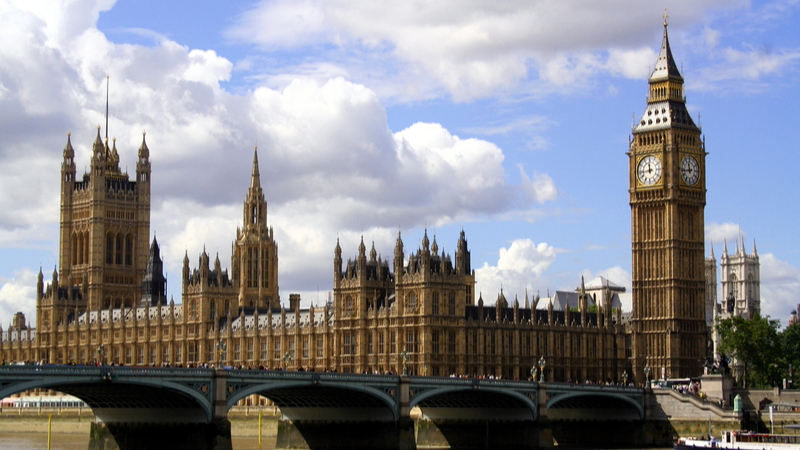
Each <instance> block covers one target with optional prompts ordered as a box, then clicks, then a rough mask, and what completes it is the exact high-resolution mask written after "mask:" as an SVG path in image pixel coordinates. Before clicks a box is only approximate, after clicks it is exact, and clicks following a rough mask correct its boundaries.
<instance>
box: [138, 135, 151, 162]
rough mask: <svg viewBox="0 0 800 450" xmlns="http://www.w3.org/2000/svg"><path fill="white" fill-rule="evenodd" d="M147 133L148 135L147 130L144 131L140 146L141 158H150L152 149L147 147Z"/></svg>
mask: <svg viewBox="0 0 800 450" xmlns="http://www.w3.org/2000/svg"><path fill="white" fill-rule="evenodd" d="M145 135H147V132H145V131H142V145H140V146H139V158H141V159H149V158H150V149H149V148H147V142H146V141H145V139H144V137H145Z"/></svg>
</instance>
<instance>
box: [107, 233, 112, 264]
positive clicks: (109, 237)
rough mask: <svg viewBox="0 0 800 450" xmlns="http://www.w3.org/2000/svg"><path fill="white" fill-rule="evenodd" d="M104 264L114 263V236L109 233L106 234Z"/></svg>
mask: <svg viewBox="0 0 800 450" xmlns="http://www.w3.org/2000/svg"><path fill="white" fill-rule="evenodd" d="M106 264H114V237H113V236H112V235H111V233H108V235H107V236H106Z"/></svg>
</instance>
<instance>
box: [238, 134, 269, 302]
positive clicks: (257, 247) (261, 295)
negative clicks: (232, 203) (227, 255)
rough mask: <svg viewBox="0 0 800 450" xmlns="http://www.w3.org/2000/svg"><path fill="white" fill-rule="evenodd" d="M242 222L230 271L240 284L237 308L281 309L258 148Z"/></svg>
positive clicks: (255, 153)
mask: <svg viewBox="0 0 800 450" xmlns="http://www.w3.org/2000/svg"><path fill="white" fill-rule="evenodd" d="M243 221H244V224H243V225H242V228H240V229H237V230H236V242H234V243H233V252H232V257H231V265H232V268H231V271H232V278H233V283H234V285H237V284H238V287H239V306H240V307H248V308H251V307H259V308H272V309H276V308H280V297H279V292H278V244H277V243H276V242H275V239H274V235H273V231H272V227H268V226H267V201H266V200H265V199H264V191H263V190H262V189H261V175H260V173H259V171H258V149H256V150H255V151H254V153H253V172H252V176H251V178H250V189H248V191H247V198H246V199H245V201H244V214H243Z"/></svg>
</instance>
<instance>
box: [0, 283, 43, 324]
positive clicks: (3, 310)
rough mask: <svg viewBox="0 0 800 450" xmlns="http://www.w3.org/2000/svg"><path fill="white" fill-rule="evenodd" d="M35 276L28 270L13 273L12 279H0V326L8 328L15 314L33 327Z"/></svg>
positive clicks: (34, 315)
mask: <svg viewBox="0 0 800 450" xmlns="http://www.w3.org/2000/svg"><path fill="white" fill-rule="evenodd" d="M36 276H37V273H34V272H33V271H31V270H29V269H20V270H17V271H15V272H14V277H13V278H3V277H0V318H2V322H0V326H3V327H4V328H7V327H8V324H9V323H10V321H11V318H12V317H13V316H14V314H15V313H17V312H22V313H23V314H25V318H26V319H27V320H28V321H30V323H31V324H34V325H35V322H36Z"/></svg>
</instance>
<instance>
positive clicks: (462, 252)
mask: <svg viewBox="0 0 800 450" xmlns="http://www.w3.org/2000/svg"><path fill="white" fill-rule="evenodd" d="M470 272H472V268H471V267H470V255H469V248H468V245H467V238H466V235H465V234H464V230H461V234H460V235H459V237H458V244H456V273H458V274H460V275H469V274H470Z"/></svg>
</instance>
